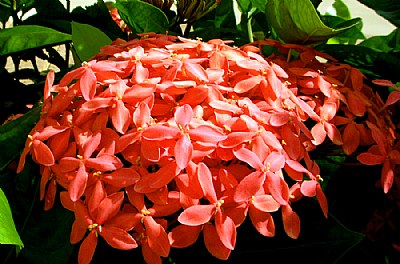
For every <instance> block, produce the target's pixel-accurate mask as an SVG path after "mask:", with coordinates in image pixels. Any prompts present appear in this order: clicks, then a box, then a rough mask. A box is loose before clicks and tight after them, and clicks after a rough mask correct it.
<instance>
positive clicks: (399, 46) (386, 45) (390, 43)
mask: <svg viewBox="0 0 400 264" xmlns="http://www.w3.org/2000/svg"><path fill="white" fill-rule="evenodd" d="M359 45H360V46H364V47H368V48H371V49H373V50H376V51H381V52H385V53H387V52H400V29H399V28H397V29H395V30H394V31H392V33H390V34H389V35H387V36H374V37H371V38H368V39H366V40H364V41H363V42H361V43H360V44H359Z"/></svg>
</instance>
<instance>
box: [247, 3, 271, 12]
mask: <svg viewBox="0 0 400 264" xmlns="http://www.w3.org/2000/svg"><path fill="white" fill-rule="evenodd" d="M250 2H251V5H252V6H253V7H255V8H257V9H258V10H260V11H262V12H264V11H265V6H266V5H267V3H268V0H250Z"/></svg>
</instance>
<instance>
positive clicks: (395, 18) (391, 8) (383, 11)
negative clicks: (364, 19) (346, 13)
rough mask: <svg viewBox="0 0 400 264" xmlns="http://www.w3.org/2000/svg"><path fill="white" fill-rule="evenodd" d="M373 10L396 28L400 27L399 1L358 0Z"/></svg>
mask: <svg viewBox="0 0 400 264" xmlns="http://www.w3.org/2000/svg"><path fill="white" fill-rule="evenodd" d="M358 1H359V2H361V3H363V4H364V5H366V6H368V7H369V8H372V9H373V10H375V12H376V13H378V14H379V15H381V16H382V17H384V18H386V19H387V20H389V21H390V22H391V23H392V24H393V25H395V26H396V27H400V1H398V0H379V1H376V0H358Z"/></svg>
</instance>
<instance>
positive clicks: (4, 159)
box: [0, 107, 40, 171]
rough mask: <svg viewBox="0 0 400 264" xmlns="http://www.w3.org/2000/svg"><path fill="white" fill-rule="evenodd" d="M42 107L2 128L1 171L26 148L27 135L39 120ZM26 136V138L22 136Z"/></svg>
mask: <svg viewBox="0 0 400 264" xmlns="http://www.w3.org/2000/svg"><path fill="white" fill-rule="evenodd" d="M39 114H40V107H35V108H33V109H32V110H30V111H29V112H28V113H26V114H25V115H23V116H21V117H20V118H18V119H16V120H13V121H11V122H8V123H7V124H5V125H2V126H1V127H0V149H3V150H5V149H6V150H7V151H0V171H2V170H3V169H4V168H5V167H6V166H7V165H8V164H9V163H10V162H11V161H12V160H13V159H14V158H15V157H17V155H18V154H19V153H20V151H21V150H22V149H23V148H24V145H25V140H26V137H25V136H26V135H28V133H29V131H30V130H31V129H32V127H33V126H34V124H35V122H36V121H37V120H38V119H39ZM21 135H25V136H21Z"/></svg>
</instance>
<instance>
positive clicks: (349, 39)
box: [321, 15, 365, 45]
mask: <svg viewBox="0 0 400 264" xmlns="http://www.w3.org/2000/svg"><path fill="white" fill-rule="evenodd" d="M321 19H322V20H323V21H324V23H325V24H326V25H327V26H329V27H331V28H340V27H342V26H343V25H346V24H345V23H349V22H348V21H349V20H345V19H343V18H341V17H338V16H330V15H325V16H322V17H321ZM350 23H351V22H350ZM362 26H363V23H362V21H361V22H360V23H359V24H357V25H356V26H354V27H352V28H350V29H349V30H346V31H344V32H343V33H340V34H338V35H336V36H334V37H332V38H330V39H329V40H328V42H327V43H328V44H352V45H354V44H356V43H357V42H358V41H359V40H364V39H365V36H364V34H363V33H362Z"/></svg>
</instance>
